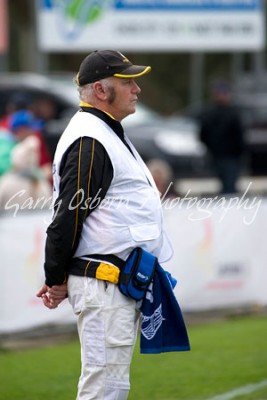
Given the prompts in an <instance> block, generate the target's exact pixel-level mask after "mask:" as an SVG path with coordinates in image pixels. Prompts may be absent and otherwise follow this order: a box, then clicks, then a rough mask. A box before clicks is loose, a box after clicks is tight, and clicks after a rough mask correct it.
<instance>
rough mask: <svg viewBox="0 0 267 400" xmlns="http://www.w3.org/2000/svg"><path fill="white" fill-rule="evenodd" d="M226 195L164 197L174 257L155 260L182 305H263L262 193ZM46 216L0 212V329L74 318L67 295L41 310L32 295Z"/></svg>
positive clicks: (265, 208)
mask: <svg viewBox="0 0 267 400" xmlns="http://www.w3.org/2000/svg"><path fill="white" fill-rule="evenodd" d="M232 200H234V201H232ZM232 200H231V199H230V200H229V201H226V200H223V199H222V200H216V198H215V200H214V199H213V200H211V199H199V200H198V199H197V198H189V197H187V198H182V199H181V198H177V199H171V200H169V199H166V201H164V204H163V207H164V214H165V221H166V229H167V232H168V233H169V236H170V239H171V242H172V244H173V247H174V257H173V258H172V259H171V260H170V261H169V262H168V263H166V264H163V265H162V266H163V267H164V268H165V269H167V270H168V271H169V272H171V274H172V275H173V276H174V277H175V278H176V279H177V281H178V283H177V286H176V287H175V294H176V296H177V299H178V301H179V304H180V305H181V308H182V310H183V311H187V312H191V311H203V310H205V311H206V310H215V309H220V308H223V309H224V308H229V309H235V307H244V306H245V307H246V306H254V305H258V306H266V305H267V291H266V282H267V268H266V260H267V256H266V254H267V253H266V245H265V241H264V239H263V238H264V237H265V232H266V229H267V201H266V200H265V201H263V200H262V199H260V198H256V197H255V198H248V199H243V200H242V198H241V199H240V198H239V199H238V198H237V197H236V198H233V199H232ZM50 219H51V212H50V211H45V210H43V211H36V210H35V211H33V210H32V211H28V212H27V211H23V212H21V211H20V212H18V213H15V212H14V214H12V213H11V215H7V214H6V213H4V214H1V215H0V253H1V262H0V275H1V280H0V304H1V307H0V334H1V333H7V332H13V331H21V330H27V329H31V328H32V327H38V326H42V325H46V324H55V325H58V324H61V323H62V324H66V323H69V322H71V323H74V322H75V317H74V315H73V312H72V309H71V307H70V305H69V302H68V300H65V301H64V302H63V303H61V304H60V306H59V307H58V308H57V309H55V310H49V309H47V308H45V307H44V306H43V304H42V301H41V300H40V299H39V298H37V297H36V292H37V290H38V289H39V288H40V287H41V286H42V284H43V281H44V273H43V261H44V246H45V237H46V233H45V232H46V229H47V226H48V224H49V221H50Z"/></svg>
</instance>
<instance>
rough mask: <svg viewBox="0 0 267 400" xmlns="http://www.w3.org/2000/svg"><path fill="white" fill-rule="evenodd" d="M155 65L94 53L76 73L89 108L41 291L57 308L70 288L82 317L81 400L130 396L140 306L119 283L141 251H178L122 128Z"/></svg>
mask: <svg viewBox="0 0 267 400" xmlns="http://www.w3.org/2000/svg"><path fill="white" fill-rule="evenodd" d="M150 70H151V68H150V67H146V66H137V65H133V64H132V63H131V62H130V61H129V60H128V59H127V58H126V57H125V56H124V55H123V54H121V53H120V52H118V51H113V50H101V51H95V52H93V53H91V54H89V55H88V56H87V57H86V58H85V59H84V60H83V62H82V63H81V66H80V69H79V72H78V75H77V78H76V82H77V85H78V89H79V93H80V99H81V103H80V107H81V109H80V111H78V112H77V113H76V114H75V115H74V117H73V118H72V120H71V121H70V123H69V125H68V127H67V128H66V130H65V132H64V133H63V135H62V137H61V139H60V141H59V143H58V147H57V150H56V153H55V159H54V194H55V212H54V219H53V222H52V223H51V225H50V226H49V228H48V230H47V241H46V250H45V265H44V268H45V276H46V281H45V284H44V285H43V287H42V288H41V289H40V291H39V292H38V294H37V295H38V296H39V297H42V299H43V303H44V305H45V306H47V307H48V308H55V307H57V306H58V304H59V303H60V302H61V301H62V300H63V299H64V298H65V296H66V295H67V292H68V296H69V300H70V303H71V304H72V307H73V309H74V312H75V313H76V314H77V315H78V331H79V337H80V342H81V353H82V372H81V376H80V380H79V387H78V395H77V399H79V400H90V399H98V400H100V399H105V400H115V399H116V400H124V399H127V396H128V392H129V388H130V384H129V367H130V362H131V357H132V352H133V348H134V344H135V339H136V331H137V324H138V318H139V311H138V310H137V308H136V302H135V301H134V300H132V299H130V298H128V297H125V296H124V295H123V294H122V293H121V292H120V291H119V289H118V285H117V283H118V278H119V273H120V265H121V262H122V261H125V260H126V259H127V257H128V255H129V254H130V252H131V251H132V250H133V249H134V248H136V247H142V248H143V249H144V250H147V251H149V252H150V253H152V254H153V255H155V256H156V257H158V259H159V261H160V262H164V261H166V260H167V259H169V258H170V257H171V254H172V250H171V246H170V245H169V242H168V240H167V238H166V235H165V233H164V229H163V225H162V211H161V203H160V198H159V194H158V191H157V188H156V186H155V184H154V181H153V178H152V176H151V174H150V173H149V171H148V169H147V168H146V166H145V164H144V163H143V161H142V160H141V158H140V156H139V154H138V153H137V151H136V150H135V148H134V147H133V145H132V144H131V142H130V141H129V139H128V138H127V137H126V136H125V135H124V132H123V128H122V125H121V121H122V120H123V119H124V118H125V117H127V116H128V115H129V114H132V113H134V112H135V108H136V103H137V100H138V95H139V94H140V92H141V89H140V87H139V86H138V85H137V83H136V81H135V79H136V78H139V77H141V76H142V75H145V74H147V73H148V72H149V71H150Z"/></svg>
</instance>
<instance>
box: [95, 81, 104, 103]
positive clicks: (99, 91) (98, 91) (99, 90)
mask: <svg viewBox="0 0 267 400" xmlns="http://www.w3.org/2000/svg"><path fill="white" fill-rule="evenodd" d="M93 87H94V92H95V96H96V97H97V98H98V99H99V100H102V101H103V100H106V98H107V93H106V91H105V88H104V86H103V85H102V83H101V82H100V81H97V82H95V83H94V85H93Z"/></svg>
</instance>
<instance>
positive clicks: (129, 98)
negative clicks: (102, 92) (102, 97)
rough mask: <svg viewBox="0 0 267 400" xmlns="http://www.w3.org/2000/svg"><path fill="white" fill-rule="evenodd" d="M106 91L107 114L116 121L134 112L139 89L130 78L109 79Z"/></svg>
mask: <svg viewBox="0 0 267 400" xmlns="http://www.w3.org/2000/svg"><path fill="white" fill-rule="evenodd" d="M110 83H111V84H110V86H109V87H108V88H107V91H108V98H107V103H108V108H109V110H108V112H109V113H110V114H111V115H112V116H113V117H114V118H115V119H116V120H118V121H121V120H122V119H123V118H125V117H127V115H129V114H133V113H134V112H135V108H136V103H137V100H138V95H139V93H140V92H141V89H140V87H139V86H138V85H137V83H136V82H135V80H134V79H132V78H129V79H127V78H116V77H112V78H111V79H110Z"/></svg>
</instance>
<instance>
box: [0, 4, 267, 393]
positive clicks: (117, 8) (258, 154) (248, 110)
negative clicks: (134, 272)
mask: <svg viewBox="0 0 267 400" xmlns="http://www.w3.org/2000/svg"><path fill="white" fill-rule="evenodd" d="M95 49H117V50H119V51H121V52H123V53H124V54H125V55H126V56H127V57H128V58H129V59H130V60H131V61H132V62H133V63H135V64H140V65H151V66H152V72H151V73H150V74H149V75H148V76H146V77H144V78H140V80H139V81H138V83H139V84H140V86H141V88H142V93H141V95H140V99H139V104H138V107H137V111H136V113H135V114H133V115H131V116H129V117H128V118H126V119H125V120H124V121H123V122H122V124H123V127H124V130H125V132H126V134H127V135H128V136H129V137H130V139H131V140H132V142H133V143H134V144H135V146H136V147H137V149H138V151H139V152H140V154H141V155H142V157H143V158H144V160H145V162H146V163H147V165H148V167H149V169H150V170H151V172H152V174H153V176H154V178H155V181H156V184H157V186H158V189H159V191H160V193H161V196H162V204H163V211H164V214H165V221H166V227H167V231H168V232H169V235H170V238H171V240H172V243H173V246H174V257H173V259H172V260H171V261H169V262H168V263H167V265H166V269H168V270H169V271H170V272H171V273H172V274H173V275H174V276H175V277H176V278H177V279H178V285H177V286H176V288H175V293H176V295H177V298H178V300H179V304H180V305H181V308H182V310H183V312H184V315H185V318H186V322H187V323H188V327H189V332H190V339H191V344H192V350H193V351H192V352H190V355H189V356H186V355H184V356H181V355H179V357H176V355H175V357H173V358H172V355H169V357H170V358H167V355H166V358H164V357H165V356H163V355H162V356H160V357H161V358H160V360H161V362H162V363H163V364H162V365H163V367H162V368H157V364H156V363H155V362H154V358H153V359H150V358H146V359H145V360H146V362H145V361H144V359H140V357H141V356H140V355H139V356H137V355H135V358H134V362H133V376H134V379H133V381H134V388H133V392H132V397H131V398H133V399H140V400H142V399H146V400H147V399H150V398H154V399H160V400H168V399H174V398H179V399H184V400H190V399H192V400H203V399H205V400H207V398H209V399H210V400H212V399H213V400H215V399H216V400H219V399H226V398H227V399H232V398H235V395H233V394H231V393H230V395H226V396H225V397H220V396H218V397H217V396H216V395H218V394H219V393H225V392H228V391H229V390H232V389H234V388H236V387H240V386H241V387H243V386H244V385H246V384H249V383H254V382H260V383H259V386H257V385H256V386H253V385H250V386H249V388H248V389H247V388H246V387H245V391H244V390H243V392H242V391H241V392H242V393H244V396H243V397H240V392H238V393H239V397H238V398H239V399H241V398H242V399H244V400H248V399H253V400H256V399H263V398H265V399H266V398H267V392H266V387H267V381H266V362H267V358H266V357H267V348H266V321H267V320H266V305H267V291H266V281H267V269H266V258H267V257H266V256H267V253H266V245H265V241H264V236H265V232H266V229H267V201H266V193H267V71H266V2H265V0H262V1H261V0H249V1H248V0H230V1H229V0H227V1H224V0H198V1H195V0H186V1H184V0H173V1H168V0H155V1H153V0H9V1H8V0H0V254H1V259H0V273H1V279H0V361H1V360H4V362H5V363H6V364H5V363H3V362H2V363H1V362H0V375H1V376H3V377H4V378H3V379H2V382H1V391H0V397H1V396H3V397H1V399H2V398H3V399H4V400H8V399H12V400H15V399H18V400H21V399H22V398H25V399H26V398H27V399H31V400H39V399H42V398H43V397H44V395H45V396H46V397H47V396H48V397H50V398H55V395H56V394H57V399H66V398H69V397H68V396H70V393H71V395H72V397H73V398H74V393H75V385H76V377H77V376H78V373H79V354H78V352H79V349H78V347H79V346H78V342H77V333H76V327H75V317H74V316H73V314H72V310H71V308H70V306H69V304H68V301H67V300H66V301H64V302H63V303H62V304H61V305H60V307H59V308H58V309H57V310H54V311H52V312H51V311H50V310H48V309H45V308H44V307H43V306H42V303H41V301H40V300H39V299H37V298H36V296H35V293H36V292H37V290H38V289H39V287H40V286H41V285H42V283H43V279H44V275H43V262H44V245H45V238H46V229H47V226H48V225H49V223H50V221H51V215H52V209H51V201H52V160H53V155H54V152H55V148H56V145H57V142H58V140H59V137H60V135H61V134H62V132H63V130H64V128H65V127H66V125H67V124H68V122H69V120H70V118H71V116H72V115H73V114H74V113H75V112H76V110H77V109H78V107H79V99H78V92H77V90H76V88H75V85H74V84H73V78H74V76H75V75H76V73H77V70H78V68H79V65H80V63H81V61H82V60H83V58H84V57H85V56H86V55H87V54H88V53H89V52H91V51H93V50H95ZM240 316H242V318H240ZM225 319H227V321H226V322H225V324H222V323H221V321H223V320H224V321H225ZM236 319H237V320H236ZM218 320H219V321H220V322H219V324H218V325H216V324H214V321H218ZM204 325H205V326H204ZM211 325H212V326H211ZM69 339H72V341H73V342H71V343H70V344H69V345H68V346H66V347H60V346H59V347H56V345H57V343H58V341H59V342H62V341H65V340H67V341H69ZM43 345H49V346H52V345H53V346H54V347H51V349H50V352H49V351H48V352H47V353H44V352H41V350H40V352H38V351H37V352H36V353H35V352H33V351H32V352H31V353H30V352H25V353H24V356H23V353H19V352H14V353H13V352H12V351H11V352H8V351H6V350H7V349H21V348H22V347H25V346H29V347H31V348H32V347H34V346H38V347H39V346H43ZM187 357H189V358H187ZM40 359H41V360H42V361H41V362H40ZM164 360H165V361H164ZM60 362H61V364H60ZM164 363H165V364H164ZM5 365H6V366H5ZM54 365H55V366H56V367H55V369H53V368H51V366H54ZM137 365H138V367H137ZM199 365H201V368H199ZM140 366H141V367H143V369H144V371H143V372H142V373H140ZM226 366H227V368H225V367H226ZM230 367H232V368H230ZM168 368H169V369H168ZM55 370H56V371H57V373H56V374H55ZM148 371H153V372H151V373H150V374H149V373H148ZM164 371H165V378H164V376H163V375H164ZM59 373H60V384H59V383H58V382H59V381H58V380H57V379H58V378H57V377H58V376H59V375H58V374H59ZM157 373H158V374H160V375H158V376H157ZM144 374H145V375H146V377H147V379H148V381H150V383H149V384H148V385H147V387H144V382H143V376H144ZM177 375H178V377H179V379H178V377H177ZM47 381H49V385H47ZM61 382H64V385H62V384H61ZM164 385H165V386H164ZM260 388H261V391H260V392H258V393H259V394H258V397H257V395H256V394H255V392H256V391H257V390H259V389H260ZM141 393H143V397H142V395H141ZM235 393H236V396H237V395H238V393H237V392H235ZM242 393H241V394H242ZM248 393H252V394H251V397H246V395H248ZM214 396H215V397H214Z"/></svg>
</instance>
